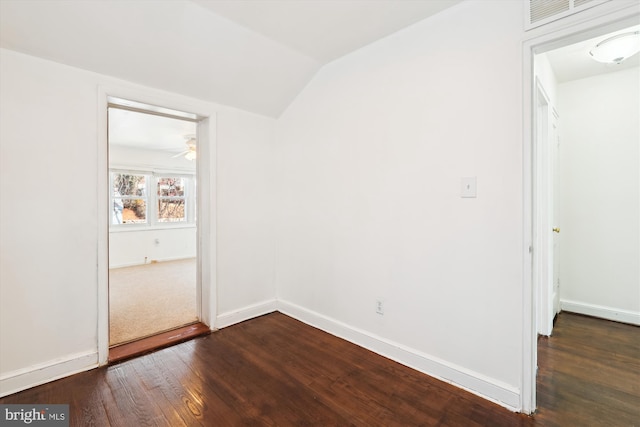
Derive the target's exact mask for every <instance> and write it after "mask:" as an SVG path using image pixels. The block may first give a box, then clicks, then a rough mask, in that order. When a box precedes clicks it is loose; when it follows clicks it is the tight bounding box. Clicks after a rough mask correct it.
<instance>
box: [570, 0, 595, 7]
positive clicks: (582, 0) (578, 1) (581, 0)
mask: <svg viewBox="0 0 640 427" xmlns="http://www.w3.org/2000/svg"><path fill="white" fill-rule="evenodd" d="M592 1H593V0H573V5H574V6H575V7H580V6H584V5H585V4H587V3H591V2H592Z"/></svg>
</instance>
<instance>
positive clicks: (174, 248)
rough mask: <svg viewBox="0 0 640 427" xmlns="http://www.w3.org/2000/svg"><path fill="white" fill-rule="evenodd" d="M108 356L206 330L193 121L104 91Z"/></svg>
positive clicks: (131, 352) (120, 355)
mask: <svg viewBox="0 0 640 427" xmlns="http://www.w3.org/2000/svg"><path fill="white" fill-rule="evenodd" d="M107 114H108V119H107V121H108V122H107V126H108V138H107V139H108V147H109V149H108V182H109V189H110V191H109V204H108V206H109V233H108V234H109V238H108V247H109V250H108V259H109V262H108V264H109V265H108V269H109V274H108V306H109V361H110V362H113V361H116V360H121V359H123V358H126V357H131V356H133V355H136V354H139V353H142V352H146V351H149V350H151V349H154V348H158V347H162V346H165V345H168V344H171V343H173V342H177V341H182V340H184V339H188V338H190V337H191V336H193V335H194V334H195V335H199V334H201V333H204V332H208V331H209V328H208V327H207V326H206V325H204V324H202V323H200V318H201V316H200V312H201V310H200V307H199V302H200V301H201V295H200V293H201V286H200V283H199V277H198V271H199V269H198V265H199V264H198V257H199V253H198V225H197V224H198V222H197V206H198V201H197V186H198V184H197V177H198V171H197V166H196V165H197V162H196V159H197V153H198V149H197V146H198V144H197V141H198V138H197V130H198V129H197V127H198V125H197V122H198V117H197V116H196V115H193V114H189V113H184V112H179V111H173V110H168V109H164V108H162V109H161V108H157V107H153V106H148V105H144V104H139V103H133V102H131V101H125V100H119V99H110V102H109V104H108V108H107Z"/></svg>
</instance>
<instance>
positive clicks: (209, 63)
mask: <svg viewBox="0 0 640 427" xmlns="http://www.w3.org/2000/svg"><path fill="white" fill-rule="evenodd" d="M460 1H461V0H413V1H398V0H340V1H326V0H261V1H253V0H171V1H157V0H146V1H144V0H128V1H118V0H93V1H86V0H29V1H24V0H2V1H0V47H3V48H7V49H12V50H16V51H20V52H24V53H27V54H30V55H34V56H38V57H42V58H46V59H50V60H53V61H56V62H60V63H63V64H67V65H71V66H75V67H79V68H83V69H87V70H90V71H95V72H98V73H103V74H107V75H110V76H114V77H118V78H121V79H125V80H128V81H132V82H136V83H140V84H144V85H147V86H151V87H156V88H162V89H165V90H168V91H172V92H176V93H180V94H184V95H188V96H191V97H194V98H198V99H204V100H207V101H212V102H215V103H219V104H225V105H228V106H232V107H237V108H241V109H243V110H247V111H252V112H255V113H259V114H263V115H267V116H271V117H278V116H279V115H280V114H281V113H282V111H284V109H285V108H286V107H287V106H288V105H289V104H290V103H291V101H292V100H293V99H294V98H295V97H296V95H297V94H298V93H299V92H300V91H301V90H302V88H304V86H305V85H306V84H307V83H308V82H309V80H310V79H311V78H312V77H313V75H314V74H315V73H316V72H317V71H318V70H319V69H320V68H321V67H322V66H323V65H324V64H326V63H328V62H331V61H332V60H334V59H336V58H338V57H340V56H342V55H345V54H347V53H349V52H351V51H353V50H356V49H358V48H360V47H363V46H365V45H367V44H369V43H372V42H374V41H375V40H378V39H380V38H382V37H384V36H386V35H388V34H391V33H393V32H395V31H398V30H400V29H402V28H404V27H406V26H409V25H411V24H413V23H415V22H418V21H420V20H422V19H425V18H427V17H429V16H431V15H433V14H435V13H438V12H440V11H442V10H444V9H446V8H448V7H451V6H453V5H455V4H456V3H459V2H460Z"/></svg>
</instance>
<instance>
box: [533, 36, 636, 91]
mask: <svg viewBox="0 0 640 427" xmlns="http://www.w3.org/2000/svg"><path fill="white" fill-rule="evenodd" d="M638 30H640V25H635V26H633V27H630V28H625V29H623V30H619V31H615V32H612V33H609V34H605V35H602V36H600V37H595V38H592V39H588V40H585V41H582V42H579V43H575V44H572V45H569V46H565V47H562V48H560V49H555V50H552V51H549V52H547V53H546V55H547V58H548V59H549V62H550V63H551V67H552V68H553V71H554V73H555V75H556V79H557V80H558V83H564V82H568V81H571V80H578V79H583V78H586V77H591V76H595V75H598V74H605V73H611V72H615V71H620V70H625V69H628V68H633V67H638V66H640V54H637V55H634V56H632V57H631V58H629V59H627V60H626V61H624V62H623V63H622V64H602V63H600V62H596V61H594V60H593V59H592V58H591V56H590V55H589V51H590V50H591V49H593V47H594V46H595V45H597V44H598V43H599V42H601V41H603V40H605V39H607V38H609V37H612V36H614V35H617V34H622V33H627V32H632V31H638Z"/></svg>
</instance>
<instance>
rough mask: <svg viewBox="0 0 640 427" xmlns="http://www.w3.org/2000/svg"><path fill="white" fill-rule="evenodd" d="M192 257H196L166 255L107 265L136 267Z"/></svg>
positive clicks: (191, 257)
mask: <svg viewBox="0 0 640 427" xmlns="http://www.w3.org/2000/svg"><path fill="white" fill-rule="evenodd" d="M193 258H197V257H193V256H177V257H167V258H154V259H153V260H151V261H149V262H146V263H145V262H127V263H125V264H116V265H111V266H109V268H110V269H113V268H125V267H137V266H139V265H151V264H154V263H156V262H170V261H181V260H183V259H193Z"/></svg>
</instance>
